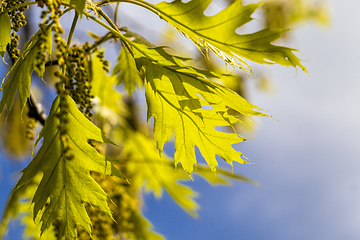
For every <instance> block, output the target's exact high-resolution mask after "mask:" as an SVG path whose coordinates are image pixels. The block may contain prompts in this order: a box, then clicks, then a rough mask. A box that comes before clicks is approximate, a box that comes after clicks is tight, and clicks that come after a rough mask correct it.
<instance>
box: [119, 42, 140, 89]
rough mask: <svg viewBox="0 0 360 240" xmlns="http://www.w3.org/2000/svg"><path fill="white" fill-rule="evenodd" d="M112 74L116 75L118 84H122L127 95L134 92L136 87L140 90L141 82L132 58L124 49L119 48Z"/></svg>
mask: <svg viewBox="0 0 360 240" xmlns="http://www.w3.org/2000/svg"><path fill="white" fill-rule="evenodd" d="M113 74H114V75H117V80H118V84H121V83H124V87H125V89H126V90H127V91H128V93H129V95H131V94H132V92H133V91H135V90H136V86H138V87H139V88H142V85H143V80H142V78H141V76H140V73H139V71H138V70H137V68H136V64H135V60H134V57H133V56H132V55H131V54H130V52H129V50H128V49H127V48H126V47H123V48H121V51H120V54H119V57H118V61H117V64H116V65H115V67H114V70H113Z"/></svg>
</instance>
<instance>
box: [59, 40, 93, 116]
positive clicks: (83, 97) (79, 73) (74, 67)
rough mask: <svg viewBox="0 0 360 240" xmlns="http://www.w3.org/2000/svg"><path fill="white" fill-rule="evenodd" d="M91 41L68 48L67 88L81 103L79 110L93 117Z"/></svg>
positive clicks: (79, 103)
mask: <svg viewBox="0 0 360 240" xmlns="http://www.w3.org/2000/svg"><path fill="white" fill-rule="evenodd" d="M89 48H90V44H89V43H87V42H86V43H85V44H84V45H82V46H73V47H71V48H69V50H68V57H69V66H68V68H67V73H68V76H69V82H68V83H67V84H66V86H65V88H66V89H67V90H69V92H70V96H71V97H72V98H73V99H74V101H75V102H76V103H77V104H78V105H79V110H80V112H82V113H83V114H84V115H85V116H86V117H87V118H89V119H90V118H91V117H92V113H91V109H92V107H93V105H92V103H91V99H92V98H93V97H94V96H93V95H92V94H91V81H90V73H89V65H88V62H89V54H88V50H89Z"/></svg>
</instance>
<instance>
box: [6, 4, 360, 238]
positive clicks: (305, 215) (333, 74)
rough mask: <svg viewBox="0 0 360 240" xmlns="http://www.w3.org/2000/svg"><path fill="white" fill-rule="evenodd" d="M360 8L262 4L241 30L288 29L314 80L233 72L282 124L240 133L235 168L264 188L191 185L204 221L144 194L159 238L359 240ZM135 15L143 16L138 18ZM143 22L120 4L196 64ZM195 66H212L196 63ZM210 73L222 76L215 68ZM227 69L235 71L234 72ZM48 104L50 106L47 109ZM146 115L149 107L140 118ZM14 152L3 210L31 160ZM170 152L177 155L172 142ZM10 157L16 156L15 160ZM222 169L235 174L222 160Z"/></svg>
mask: <svg viewBox="0 0 360 240" xmlns="http://www.w3.org/2000/svg"><path fill="white" fill-rule="evenodd" d="M149 2H153V3H157V2H160V1H149ZM169 2H170V1H169ZM213 2H214V4H212V5H211V7H212V10H211V9H209V11H215V12H216V11H218V10H219V9H221V7H223V6H224V4H225V2H227V1H225V0H224V1H215V0H214V1H213ZM229 2H230V1H229ZM243 2H244V4H247V3H251V2H254V1H250V0H247V1H243ZM271 4H273V5H271ZM359 8H360V2H359V1H358V0H344V1H335V0H333V1H330V0H329V1H325V0H324V1H315V0H313V1H311V0H302V1H301V0H291V1H290V0H289V1H280V0H278V1H275V0H274V1H265V3H264V4H263V6H262V7H261V8H260V9H259V10H258V11H257V12H256V13H255V14H254V15H253V17H254V19H255V20H254V21H253V22H252V23H250V24H248V25H246V28H245V29H242V31H245V32H253V31H254V30H259V29H260V28H262V27H264V26H270V27H281V28H290V29H292V30H291V31H290V32H288V33H287V34H285V36H284V38H283V39H281V41H279V42H277V43H276V44H281V45H285V46H287V47H291V48H295V49H298V50H299V51H301V53H302V54H298V56H299V57H300V58H301V59H303V60H304V61H303V64H304V65H305V66H306V67H307V69H308V72H309V75H307V74H306V73H304V72H302V71H301V70H300V69H298V70H295V69H293V68H283V67H281V66H276V65H275V66H268V67H264V66H257V65H256V64H250V65H251V66H253V67H254V73H255V75H256V77H253V76H250V77H248V76H247V74H246V73H240V72H237V71H236V72H235V74H237V75H238V76H239V78H241V79H243V80H242V81H241V85H239V86H238V88H239V92H241V93H242V94H243V95H245V97H246V98H247V99H248V100H249V101H250V102H251V103H253V104H255V105H257V106H259V107H261V108H262V109H265V110H268V112H267V113H269V114H271V115H272V116H274V118H275V119H276V120H273V119H271V118H266V119H265V118H262V119H255V122H256V124H251V122H249V123H248V127H247V128H246V129H243V128H242V129H241V133H242V134H243V135H245V136H246V137H248V138H251V140H249V141H247V142H244V143H241V144H239V145H237V148H238V149H239V150H240V151H241V152H242V153H244V155H245V156H246V157H247V158H249V159H250V161H251V162H253V163H255V164H254V165H240V164H234V169H233V171H234V172H235V173H238V174H242V175H245V176H247V177H249V178H251V179H253V180H256V181H257V182H259V184H260V186H259V187H257V186H254V185H251V184H248V183H244V182H233V184H232V186H231V187H228V186H217V187H213V186H211V185H209V184H208V183H207V182H206V181H204V180H203V179H201V178H199V177H196V176H195V177H194V181H193V182H187V184H188V185H189V186H191V187H193V188H194V189H195V190H196V191H198V192H199V196H198V198H197V202H198V203H199V205H200V209H199V217H198V218H193V217H191V216H189V215H188V214H187V213H186V212H184V211H183V210H182V209H181V208H180V207H179V206H177V205H176V204H175V203H174V202H173V201H172V199H171V198H170V197H169V196H168V195H166V194H165V195H164V196H163V198H162V199H156V198H154V197H153V195H147V194H144V198H145V201H144V206H143V213H144V215H145V216H146V217H147V218H148V219H149V220H150V221H151V222H152V223H153V225H154V229H155V231H157V232H159V233H161V234H163V235H164V236H165V237H166V238H167V239H170V240H173V239H179V240H180V239H269V240H282V239H284V240H288V239H292V240H297V239H299V240H302V239H327V240H328V239H329V240H330V239H334V240H335V239H346V240H352V239H354V240H355V239H360V161H359V156H360V143H359V136H360V128H359V127H358V126H357V125H358V119H359V117H360V111H359V110H358V104H359V103H360V94H359V90H360V82H359V79H360V72H359V66H360V65H359V64H360V48H359V47H358V43H359V40H360V27H359V25H360V15H359V14H358V9H359ZM132 11H136V14H138V15H136V17H134V16H133V15H132ZM210 13H211V12H210ZM146 14H147V13H146V11H143V10H141V9H140V8H139V7H136V6H135V7H134V6H131V5H130V4H124V5H123V6H121V8H120V12H119V18H120V20H119V21H120V23H121V24H123V25H125V26H128V27H129V28H130V27H131V30H132V31H134V32H138V33H141V34H142V35H143V36H144V37H146V38H147V39H148V40H150V41H152V42H154V43H157V44H158V45H171V46H172V47H174V48H176V51H177V54H179V55H184V54H185V55H190V56H192V57H194V58H196V57H198V56H197V53H196V51H197V49H196V48H194V47H192V46H191V44H190V43H189V41H188V39H185V38H184V37H182V36H180V35H178V33H177V32H176V31H175V30H172V29H171V28H170V27H169V26H168V25H167V24H165V23H164V22H163V21H162V20H160V19H159V18H158V17H157V16H152V15H151V14H150V15H149V16H148V15H146ZM129 16H132V17H129ZM140 16H141V17H140ZM143 17H144V18H145V17H146V22H145V23H142V18H143ZM68 20H69V22H70V21H71V18H70V17H69V19H68ZM81 24H82V25H81V26H82V27H81V29H83V31H84V32H85V31H86V30H87V29H91V31H94V32H95V31H97V29H94V28H93V26H89V25H87V21H86V19H82V20H81ZM64 28H65V30H66V27H64ZM99 31H100V30H99ZM155 33H156V34H155ZM79 35H81V33H79ZM79 35H78V36H79ZM179 44H180V46H181V47H180V48H179ZM176 46H177V47H176ZM107 54H108V55H107V56H109V57H117V56H111V50H110V52H109V51H108V53H107ZM212 57H213V58H214V56H212ZM197 64H199V65H201V66H207V67H209V64H210V63H206V62H201V61H200V60H199V61H198V62H197ZM210 67H212V68H224V69H226V67H224V64H221V63H220V64H219V62H217V61H214V62H212V63H211V66H210ZM227 70H229V71H230V72H231V71H232V69H231V67H228V68H227ZM0 73H1V76H4V75H5V73H6V66H5V65H4V64H0ZM233 73H234V72H233ZM140 95H141V93H140ZM139 98H140V99H141V97H139ZM49 105H50V103H49ZM49 105H46V103H45V104H44V109H46V110H47V109H48V108H49ZM145 109H146V108H145V103H144V107H143V108H142V111H145ZM47 111H48V110H47ZM144 114H145V113H144ZM3 129H4V128H2V129H1V133H4V131H5V130H3ZM5 142H6V141H5ZM19 143H20V142H19ZM9 151H11V149H10V150H9V149H6V148H5V147H4V144H3V145H2V148H1V152H0V159H1V160H0V189H1V194H0V206H4V205H5V204H6V201H7V198H8V195H9V193H10V191H11V188H12V187H13V186H14V185H15V184H16V179H17V178H16V177H14V175H15V174H17V173H19V172H20V171H21V170H22V169H23V168H24V167H26V165H27V164H28V162H29V160H30V159H29V157H28V156H26V157H23V156H22V155H21V154H19V155H17V154H16V153H15V154H12V155H10V156H9V154H8V152H9ZM166 152H167V153H168V155H170V156H171V155H172V154H173V149H172V146H171V144H168V145H167V149H166ZM14 156H20V157H19V158H17V160H14V159H15V158H14ZM199 157H200V156H199ZM200 161H203V160H200ZM220 166H221V167H224V168H227V169H229V170H231V167H230V166H228V165H226V164H222V162H221V161H220ZM0 213H2V208H1V209H0ZM19 229H21V227H20V224H19V221H15V222H12V223H11V224H10V229H9V233H11V234H9V235H8V236H7V237H5V238H4V239H21V234H22V233H21V231H19ZM12 234H15V235H12Z"/></svg>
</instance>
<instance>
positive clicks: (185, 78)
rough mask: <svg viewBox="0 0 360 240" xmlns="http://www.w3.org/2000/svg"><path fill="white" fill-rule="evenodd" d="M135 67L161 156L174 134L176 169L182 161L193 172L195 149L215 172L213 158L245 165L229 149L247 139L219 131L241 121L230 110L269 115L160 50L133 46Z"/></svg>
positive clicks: (209, 74) (234, 152) (178, 58)
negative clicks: (142, 82) (140, 70)
mask: <svg viewBox="0 0 360 240" xmlns="http://www.w3.org/2000/svg"><path fill="white" fill-rule="evenodd" d="M133 48H134V53H135V59H136V61H137V65H138V68H140V67H145V69H146V73H145V76H146V80H145V94H146V100H147V105H148V120H149V119H150V118H151V117H153V118H154V139H155V140H156V141H157V147H158V149H159V150H160V151H162V149H163V146H164V144H165V142H166V141H167V140H169V139H170V137H171V135H172V132H173V131H174V133H175V158H174V160H175V164H177V163H179V162H181V163H182V166H183V168H184V169H185V170H186V171H187V172H188V173H191V172H192V171H193V165H194V164H196V163H197V161H196V157H195V149H194V148H195V146H197V147H198V148H199V150H200V152H201V154H202V156H203V157H204V158H205V160H206V162H207V163H208V164H209V165H210V167H211V169H212V170H213V171H215V168H216V166H217V165H218V163H217V160H216V158H215V157H216V155H218V156H220V157H222V158H223V159H224V160H225V161H226V162H228V163H229V164H232V162H233V161H236V162H239V163H246V160H245V159H243V158H242V154H241V153H240V152H238V151H236V150H235V149H233V148H232V145H233V144H235V143H239V142H242V141H244V140H245V139H244V138H243V137H241V136H239V135H238V134H236V133H226V132H222V131H219V130H217V129H216V128H217V127H225V126H231V125H232V124H233V123H235V122H238V121H239V120H238V119H237V118H235V117H234V116H232V115H229V114H228V113H227V111H228V109H229V108H231V109H233V110H234V111H236V112H238V113H240V114H243V115H246V116H267V115H266V114H263V113H261V112H259V111H258V110H260V109H259V108H258V107H256V106H255V105H252V104H250V103H249V102H247V101H246V100H245V99H244V98H242V97H241V96H239V95H238V94H236V93H235V92H233V91H232V90H230V89H227V88H225V87H223V86H221V85H219V84H217V83H215V82H213V81H210V80H209V79H207V78H206V77H217V75H215V74H212V73H210V72H206V71H203V70H199V69H195V68H191V67H187V66H185V65H184V64H182V63H181V62H182V61H183V60H184V58H180V57H176V56H172V55H170V54H168V53H166V51H165V50H164V49H163V48H153V49H150V48H147V47H146V46H144V45H138V44H134V43H133Z"/></svg>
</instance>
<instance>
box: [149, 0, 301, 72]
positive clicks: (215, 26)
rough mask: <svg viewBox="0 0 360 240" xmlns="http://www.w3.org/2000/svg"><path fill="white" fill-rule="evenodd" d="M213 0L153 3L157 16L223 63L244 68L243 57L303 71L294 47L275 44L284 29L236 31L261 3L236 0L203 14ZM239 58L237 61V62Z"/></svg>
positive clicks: (246, 65) (249, 19)
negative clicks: (241, 32)
mask: <svg viewBox="0 0 360 240" xmlns="http://www.w3.org/2000/svg"><path fill="white" fill-rule="evenodd" d="M211 2H212V0H191V1H189V2H187V3H183V2H182V1H181V0H175V1H173V2H171V3H167V2H161V3H159V4H157V5H152V7H153V8H154V9H156V11H158V14H159V16H160V17H161V18H162V19H164V20H165V21H167V22H168V23H170V24H171V25H172V26H174V27H175V28H176V29H178V30H179V31H180V32H181V33H183V34H184V35H186V36H187V37H189V38H190V39H191V40H192V41H193V42H194V43H195V44H196V45H197V46H199V47H200V48H204V49H210V50H211V51H213V52H214V53H215V54H216V55H218V56H219V57H220V58H222V59H223V60H224V61H225V62H226V63H229V64H231V65H234V66H238V67H240V68H243V69H246V68H249V69H251V68H250V66H249V65H248V63H246V62H245V61H244V60H243V58H245V59H248V60H251V61H253V62H257V63H260V64H274V63H276V64H280V65H283V66H293V67H296V66H299V67H300V68H301V69H303V70H304V71H306V68H305V67H304V66H303V65H302V64H301V63H300V60H299V59H298V58H297V57H296V56H295V55H294V54H293V53H292V52H293V51H296V50H295V49H291V48H286V47H280V46H274V45H272V44H271V42H272V41H274V40H276V39H278V38H279V37H280V36H281V34H282V33H284V32H286V31H287V30H279V29H268V28H267V29H263V30H261V31H258V32H255V33H251V34H237V33H236V32H235V31H236V30H237V29H238V28H239V27H241V26H242V25H244V24H246V23H248V22H249V21H251V20H252V18H251V15H252V13H253V12H254V11H255V10H256V9H257V8H258V7H259V6H260V4H261V3H256V4H248V5H245V6H243V5H242V1H241V0H238V1H235V2H234V3H233V4H231V5H230V6H229V7H227V8H226V9H224V10H223V11H221V12H219V13H218V14H216V15H214V16H210V17H208V16H205V15H204V11H205V10H206V9H207V7H208V6H209V4H210V3H211ZM238 62H240V64H239V63H238Z"/></svg>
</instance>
